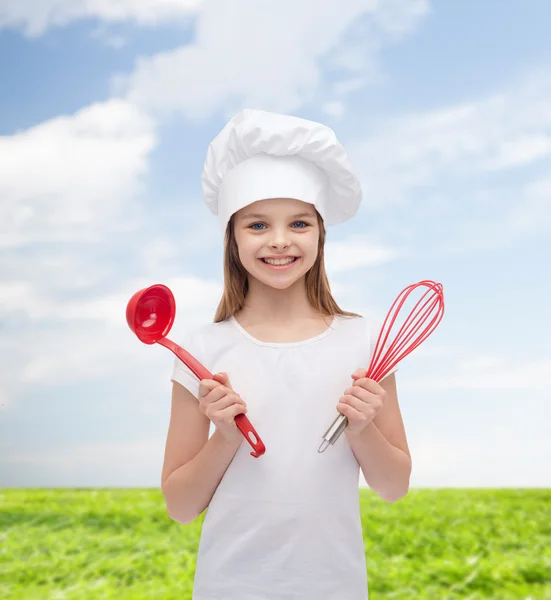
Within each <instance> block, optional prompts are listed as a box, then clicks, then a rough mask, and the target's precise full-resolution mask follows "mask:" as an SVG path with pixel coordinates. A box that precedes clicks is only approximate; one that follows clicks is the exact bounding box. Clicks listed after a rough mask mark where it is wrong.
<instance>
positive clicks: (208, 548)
mask: <svg viewBox="0 0 551 600" xmlns="http://www.w3.org/2000/svg"><path fill="white" fill-rule="evenodd" d="M328 320H329V319H328ZM374 333H375V335H373V334H374ZM377 333H378V331H377V330H374V329H373V327H372V325H370V324H369V323H368V321H367V319H365V318H364V317H339V316H336V317H335V318H334V320H333V322H332V323H331V326H330V327H329V328H328V329H327V330H325V332H323V333H322V334H320V335H317V336H316V337H313V338H310V339H308V340H305V341H300V342H292V343H270V342H262V341H260V340H257V339H255V338H254V337H252V336H251V335H250V334H249V333H248V332H247V331H246V330H245V329H244V328H243V327H241V325H240V324H239V323H238V322H237V320H236V319H235V318H234V317H231V318H230V319H228V320H227V321H224V322H221V323H208V324H206V325H202V326H200V327H197V328H195V329H193V330H191V331H190V332H189V333H188V334H187V336H186V337H185V339H184V341H183V343H182V346H183V348H185V349H186V350H187V351H188V352H190V353H191V354H192V355H193V356H194V357H195V358H197V360H199V362H201V363H202V364H203V365H204V366H205V367H206V368H207V369H209V371H210V372H211V373H213V374H214V373H218V372H221V371H225V372H227V373H228V375H229V378H230V382H231V384H232V386H233V389H234V390H235V391H236V392H237V393H238V394H240V395H241V397H242V398H243V399H244V400H245V402H246V403H247V417H248V419H249V420H250V422H251V424H252V425H253V427H254V428H255V429H256V431H257V433H258V435H259V436H260V438H261V439H262V441H263V442H264V444H265V446H266V452H265V454H264V455H262V456H261V457H259V458H253V457H252V456H250V452H251V450H252V448H251V446H250V445H249V444H248V443H247V441H246V440H245V439H244V438H243V442H242V443H241V446H240V447H239V449H238V451H237V453H236V454H235V456H234V458H233V460H232V462H231V464H230V465H229V467H228V469H227V471H226V473H225V474H224V476H223V478H222V480H221V481H220V484H219V485H218V488H217V489H216V491H215V493H214V495H213V497H212V500H211V502H210V505H209V507H208V508H207V511H206V514H205V519H204V522H203V528H202V533H201V540H200V544H199V551H198V556H197V564H196V570H195V582H194V590H193V600H365V599H366V598H367V597H368V591H367V573H366V561H365V553H364V542H363V537H362V523H361V519H360V506H359V491H358V484H359V473H360V467H359V464H358V462H357V460H356V457H355V456H354V454H353V452H352V450H351V448H350V445H349V443H348V440H347V438H346V436H345V435H344V433H343V434H342V435H341V436H340V437H339V439H338V440H337V442H336V443H335V444H334V445H332V446H329V447H328V448H327V449H326V450H325V452H323V453H319V452H318V448H319V446H320V444H321V442H322V436H323V434H324V433H325V432H326V430H327V429H328V427H329V426H330V425H331V423H332V422H333V420H334V419H335V417H336V416H337V415H338V411H337V409H336V405H337V403H338V401H339V398H340V396H342V395H343V393H344V390H345V389H346V388H347V387H349V386H351V385H352V383H353V379H352V377H351V375H352V373H353V372H354V371H356V369H358V368H364V369H367V368H368V366H369V361H370V358H371V355H372V352H373V349H374V345H375V341H376V335H377ZM171 380H172V381H177V382H178V383H180V384H181V385H183V386H184V387H186V388H187V389H188V390H189V391H190V392H191V393H192V394H194V395H195V396H196V397H197V395H198V389H199V380H198V378H197V377H196V376H195V375H194V374H193V373H192V372H191V371H190V370H189V369H188V367H187V366H186V365H185V364H184V363H183V362H182V361H180V360H179V359H176V360H175V364H174V370H173V373H172V376H171Z"/></svg>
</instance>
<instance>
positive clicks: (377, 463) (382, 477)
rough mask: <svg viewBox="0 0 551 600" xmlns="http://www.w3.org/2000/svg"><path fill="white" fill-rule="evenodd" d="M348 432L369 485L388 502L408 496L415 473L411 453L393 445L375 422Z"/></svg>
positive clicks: (349, 440) (348, 437)
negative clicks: (359, 429) (412, 467)
mask: <svg viewBox="0 0 551 600" xmlns="http://www.w3.org/2000/svg"><path fill="white" fill-rule="evenodd" d="M344 431H345V434H346V437H347V439H348V442H349V443H350V447H351V448H352V452H353V453H354V456H355V457H356V459H357V461H358V463H359V464H360V468H361V470H362V473H363V476H364V478H365V480H366V483H367V484H368V485H369V487H370V488H371V489H372V490H374V491H375V492H376V493H377V494H378V495H379V496H380V497H381V498H383V500H385V501H386V502H395V501H396V500H399V499H400V498H402V497H403V496H405V495H406V494H407V491H408V489H409V479H410V475H411V460H410V458H409V456H408V455H407V454H406V453H405V452H403V451H402V450H400V449H399V448H396V446H393V445H392V444H390V443H389V442H388V441H387V439H386V438H385V437H384V435H383V434H382V433H381V432H380V431H379V430H378V429H377V426H376V425H375V424H374V423H373V421H372V422H371V423H369V425H367V426H366V427H365V428H364V429H363V430H362V431H361V432H360V433H358V434H350V433H348V432H347V430H346V429H345V430H344Z"/></svg>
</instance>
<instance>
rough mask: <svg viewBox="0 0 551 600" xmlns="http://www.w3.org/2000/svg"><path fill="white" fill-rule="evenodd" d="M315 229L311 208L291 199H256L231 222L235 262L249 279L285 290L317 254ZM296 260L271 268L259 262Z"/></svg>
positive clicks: (313, 213)
mask: <svg viewBox="0 0 551 600" xmlns="http://www.w3.org/2000/svg"><path fill="white" fill-rule="evenodd" d="M319 233H320V232H319V226H318V220H317V217H316V210H315V207H314V206H313V205H312V204H310V203H308V202H302V201H300V200H294V199H292V198H274V199H270V200H259V201H257V202H253V203H252V204H249V205H248V206H245V207H244V208H242V209H241V210H239V211H237V213H236V214H235V219H234V234H235V241H236V243H237V248H238V252H239V259H240V260H241V262H242V264H243V266H244V267H245V269H246V270H247V272H248V273H249V275H250V276H251V277H254V278H255V279H257V280H258V281H260V282H261V283H264V284H265V285H269V286H270V287H273V288H277V289H285V288H287V287H289V286H290V285H291V284H293V283H294V282H295V281H297V280H298V279H300V278H301V277H303V276H304V275H305V274H306V273H307V272H308V271H309V270H310V269H311V268H312V266H313V265H314V263H315V262H316V258H317V255H318V238H319ZM286 257H296V259H295V261H294V262H293V263H292V264H289V265H285V266H275V267H272V266H271V265H269V264H266V263H265V262H264V261H263V260H262V259H265V258H286Z"/></svg>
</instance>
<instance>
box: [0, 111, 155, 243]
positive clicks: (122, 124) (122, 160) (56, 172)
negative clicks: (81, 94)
mask: <svg viewBox="0 0 551 600" xmlns="http://www.w3.org/2000/svg"><path fill="white" fill-rule="evenodd" d="M155 144H156V134H155V128H154V123H153V121H152V120H151V119H150V118H149V117H147V116H146V115H145V114H143V113H142V112H140V111H139V110H138V109H137V108H136V107H134V106H133V105H131V104H129V103H128V102H126V101H124V100H111V101H109V102H105V103H102V104H94V105H92V106H88V107H86V108H84V109H82V110H80V111H79V112H77V113H76V114H75V115H72V116H60V117H56V118H54V119H51V120H50V121H46V122H45V123H42V124H40V125H37V126H35V127H32V128H30V129H28V130H26V131H23V132H18V133H15V134H14V135H11V136H4V137H0V169H1V170H0V197H2V198H3V199H4V201H3V202H2V204H1V205H0V235H1V239H2V242H1V244H2V246H4V248H5V247H18V246H21V245H25V244H28V243H33V244H37V243H39V242H49V241H56V242H60V241H68V240H72V241H82V240H83V236H86V235H96V234H97V233H98V232H99V231H106V230H108V229H109V228H110V227H112V225H113V222H114V220H117V219H119V220H120V219H121V215H122V213H121V209H122V208H124V207H125V205H126V202H127V201H128V199H129V198H130V197H132V196H134V195H135V194H137V193H138V192H139V191H140V190H141V178H142V177H143V176H144V175H146V174H147V170H148V157H149V153H150V152H151V151H152V149H153V148H154V147H155ZM127 222H128V223H130V222H131V220H127ZM118 224H119V225H122V222H119V223H118Z"/></svg>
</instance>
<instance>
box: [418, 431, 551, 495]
mask: <svg viewBox="0 0 551 600" xmlns="http://www.w3.org/2000/svg"><path fill="white" fill-rule="evenodd" d="M421 433H422V432H417V439H415V440H412V441H411V442H410V444H409V445H410V450H411V455H412V461H413V471H412V476H411V486H412V487H482V488H491V487H500V488H501V487H549V486H551V471H550V470H549V469H548V468H546V467H547V465H548V464H549V461H550V460H551V450H550V446H549V444H547V443H546V435H545V434H543V435H541V434H539V433H538V434H537V435H533V436H531V437H526V436H523V437H522V438H521V439H519V432H518V430H517V429H516V427H515V425H514V424H513V423H510V424H508V425H507V424H505V425H503V424H496V423H488V428H487V429H486V431H485V432H484V434H483V435H476V437H473V434H472V432H470V431H469V430H468V422H467V421H466V423H465V430H464V435H463V436H462V437H460V438H451V437H450V436H444V435H442V434H441V433H440V432H438V431H426V432H425V435H424V436H422V435H421ZM514 440H518V443H512V441H514Z"/></svg>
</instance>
